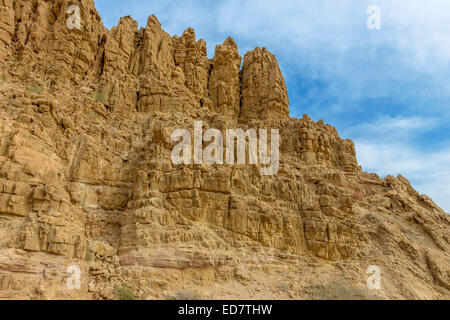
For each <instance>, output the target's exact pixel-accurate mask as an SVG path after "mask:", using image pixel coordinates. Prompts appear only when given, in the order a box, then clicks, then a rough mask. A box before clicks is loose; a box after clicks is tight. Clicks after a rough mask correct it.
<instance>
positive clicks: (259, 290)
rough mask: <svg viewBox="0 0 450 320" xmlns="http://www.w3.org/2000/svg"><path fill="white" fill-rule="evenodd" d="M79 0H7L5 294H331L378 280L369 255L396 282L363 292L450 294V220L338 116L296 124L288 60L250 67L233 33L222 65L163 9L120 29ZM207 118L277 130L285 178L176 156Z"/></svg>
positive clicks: (2, 60)
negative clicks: (362, 160)
mask: <svg viewBox="0 0 450 320" xmlns="http://www.w3.org/2000/svg"><path fill="white" fill-rule="evenodd" d="M33 3H35V4H36V5H35V6H32V4H33ZM68 5H69V3H68V2H67V1H59V0H52V1H38V2H36V1H35V2H31V1H27V0H15V1H8V0H4V1H0V66H1V68H2V72H3V73H4V74H5V75H7V77H6V76H5V81H3V82H1V83H0V298H4V299H15V298H16V299H61V298H65V299H76V298H78V299H117V298H119V297H118V296H117V294H116V291H117V290H115V289H116V288H121V287H122V286H125V287H126V289H127V290H128V291H129V290H132V291H133V293H134V294H135V296H136V297H137V298H139V299H142V298H148V299H165V298H169V297H172V296H173V297H177V296H186V292H191V293H192V292H195V293H199V294H200V293H201V295H202V297H203V298H214V299H220V298H228V299H248V298H249V297H251V298H261V299H272V298H280V299H305V298H320V296H317V295H318V294H319V295H320V290H319V292H314V290H312V289H311V288H317V286H319V287H320V288H324V291H327V290H330V291H332V292H340V291H339V290H340V289H342V288H340V287H336V286H339V285H340V283H342V281H338V280H339V279H352V280H351V281H352V283H351V284H350V286H349V287H350V288H360V287H364V286H365V283H366V280H367V277H368V275H367V274H366V270H367V267H368V266H369V265H378V266H379V267H380V268H381V270H382V276H383V278H382V287H383V289H382V290H381V291H380V292H377V293H367V292H366V293H362V295H359V296H358V297H365V298H374V297H375V298H390V299H402V298H403V299H405V298H406V299H448V298H449V293H450V289H449V288H448V270H447V269H448V268H446V267H447V266H448V261H447V260H448V255H449V253H450V251H449V250H450V236H449V234H450V232H449V231H450V218H449V216H448V215H447V214H446V213H445V212H444V211H443V210H442V209H440V208H439V207H438V206H437V205H436V204H435V203H434V202H433V201H432V200H431V199H430V198H428V197H427V196H424V195H420V194H418V193H417V192H416V191H415V190H414V189H413V188H412V186H411V184H410V183H409V181H408V180H407V179H406V178H404V177H402V176H398V177H393V176H388V177H386V178H384V179H381V178H380V177H378V176H377V175H376V174H370V173H366V172H363V171H362V169H361V168H360V167H359V166H358V162H357V159H356V152H355V147H354V144H353V142H352V141H351V140H344V139H341V138H340V137H339V135H338V133H337V131H336V129H335V128H334V127H332V126H330V125H328V124H325V123H324V122H323V121H318V122H315V121H311V119H310V118H309V117H308V116H307V115H305V116H304V117H303V118H302V119H294V118H289V116H288V115H289V109H288V107H289V100H288V96H287V91H286V86H285V83H284V79H283V76H282V73H281V71H280V68H279V66H278V63H277V61H276V59H275V56H274V55H272V54H271V53H269V52H268V51H267V50H266V49H259V48H256V49H255V50H254V51H251V52H249V53H247V54H246V55H245V57H244V63H243V67H242V69H241V66H240V65H241V58H240V56H239V52H238V48H237V45H236V43H235V42H234V41H233V40H232V39H231V38H228V39H227V40H225V42H224V43H223V44H221V45H219V46H217V48H216V52H215V55H214V58H213V59H212V60H210V59H208V58H207V55H206V44H205V42H204V41H202V40H199V41H197V40H196V38H195V32H194V31H193V30H192V29H187V30H186V31H185V32H184V33H183V35H182V36H181V37H178V36H174V37H172V36H170V35H169V34H167V33H166V32H165V31H164V30H163V28H162V26H161V24H160V23H159V22H158V20H157V19H156V17H154V16H151V17H150V18H149V19H148V23H147V25H146V27H145V28H142V29H140V30H138V27H137V23H136V22H135V21H134V20H133V19H132V18H130V17H125V18H122V19H121V20H120V21H119V24H118V25H117V27H114V28H112V29H111V30H107V29H106V28H104V27H103V25H102V23H101V20H100V17H99V15H98V13H97V12H96V10H95V8H94V4H93V2H92V1H91V0H82V1H80V7H81V12H82V16H83V19H82V28H81V30H69V29H68V28H67V26H66V18H67V14H66V10H67V6H68ZM195 120H198V121H202V123H203V127H204V128H203V129H204V130H206V129H208V128H217V129H219V130H221V131H222V132H225V130H226V129H228V128H230V129H235V128H236V127H241V128H243V129H249V128H254V129H258V128H277V129H279V130H280V135H281V137H280V168H279V171H278V173H277V174H275V175H273V176H262V175H261V171H260V166H259V165H179V166H178V165H174V164H173V163H172V160H171V150H172V148H173V147H174V145H175V144H174V142H172V141H171V134H172V132H173V131H174V130H175V129H178V128H189V129H190V130H192V128H193V123H194V121H195ZM69 266H78V267H79V268H80V270H81V272H82V279H81V280H82V281H81V289H80V290H69V289H68V288H67V287H66V286H65V284H66V280H67V279H68V277H69V276H70V275H69V274H68V273H67V267H69ZM286 283H288V284H292V285H289V286H287V285H286ZM312 284H314V285H315V287H314V286H312ZM400 284H401V285H400ZM308 288H310V289H311V290H310V289H308ZM345 288H347V286H346V287H345ZM186 290H187V291H186ZM346 290H347V289H346ZM341 291H342V290H341ZM358 292H359V291H358ZM364 292H365V291H364ZM191 296H192V295H191ZM196 296H197V295H196Z"/></svg>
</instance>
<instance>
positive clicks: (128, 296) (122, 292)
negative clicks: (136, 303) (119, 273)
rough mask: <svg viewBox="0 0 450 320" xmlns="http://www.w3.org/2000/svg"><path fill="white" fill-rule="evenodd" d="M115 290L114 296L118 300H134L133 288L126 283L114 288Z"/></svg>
mask: <svg viewBox="0 0 450 320" xmlns="http://www.w3.org/2000/svg"><path fill="white" fill-rule="evenodd" d="M115 291H116V296H117V298H118V299H119V300H135V297H134V290H133V289H132V288H131V287H130V286H128V285H126V284H124V285H122V286H121V287H119V288H116V290H115Z"/></svg>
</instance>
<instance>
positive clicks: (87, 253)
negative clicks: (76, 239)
mask: <svg viewBox="0 0 450 320" xmlns="http://www.w3.org/2000/svg"><path fill="white" fill-rule="evenodd" d="M93 258H94V254H93V253H92V250H91V249H87V250H86V261H91V260H92V259H93Z"/></svg>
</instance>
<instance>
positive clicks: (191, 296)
mask: <svg viewBox="0 0 450 320" xmlns="http://www.w3.org/2000/svg"><path fill="white" fill-rule="evenodd" d="M175 298H176V300H202V297H201V295H200V294H198V293H197V292H195V291H192V290H189V289H184V290H179V291H177V292H176V293H175Z"/></svg>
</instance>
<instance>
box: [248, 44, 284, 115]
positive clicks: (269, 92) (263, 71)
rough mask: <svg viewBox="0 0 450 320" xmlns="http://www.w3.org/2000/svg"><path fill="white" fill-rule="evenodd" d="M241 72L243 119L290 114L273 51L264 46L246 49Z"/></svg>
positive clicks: (281, 77) (281, 76) (282, 79)
mask: <svg viewBox="0 0 450 320" xmlns="http://www.w3.org/2000/svg"><path fill="white" fill-rule="evenodd" d="M241 73H242V74H241V77H242V92H241V100H242V109H241V113H240V118H241V119H242V121H248V120H249V119H266V120H269V119H280V118H281V119H285V118H287V117H288V116H289V98H288V94H287V89H286V84H285V83H284V78H283V75H282V74H281V70H280V68H279V66H278V62H277V60H276V58H275V56H274V55H273V54H271V53H270V52H269V51H268V50H267V49H266V48H262V49H261V48H256V49H255V50H253V51H250V52H247V53H246V54H245V56H244V64H243V66H242V71H241Z"/></svg>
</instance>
